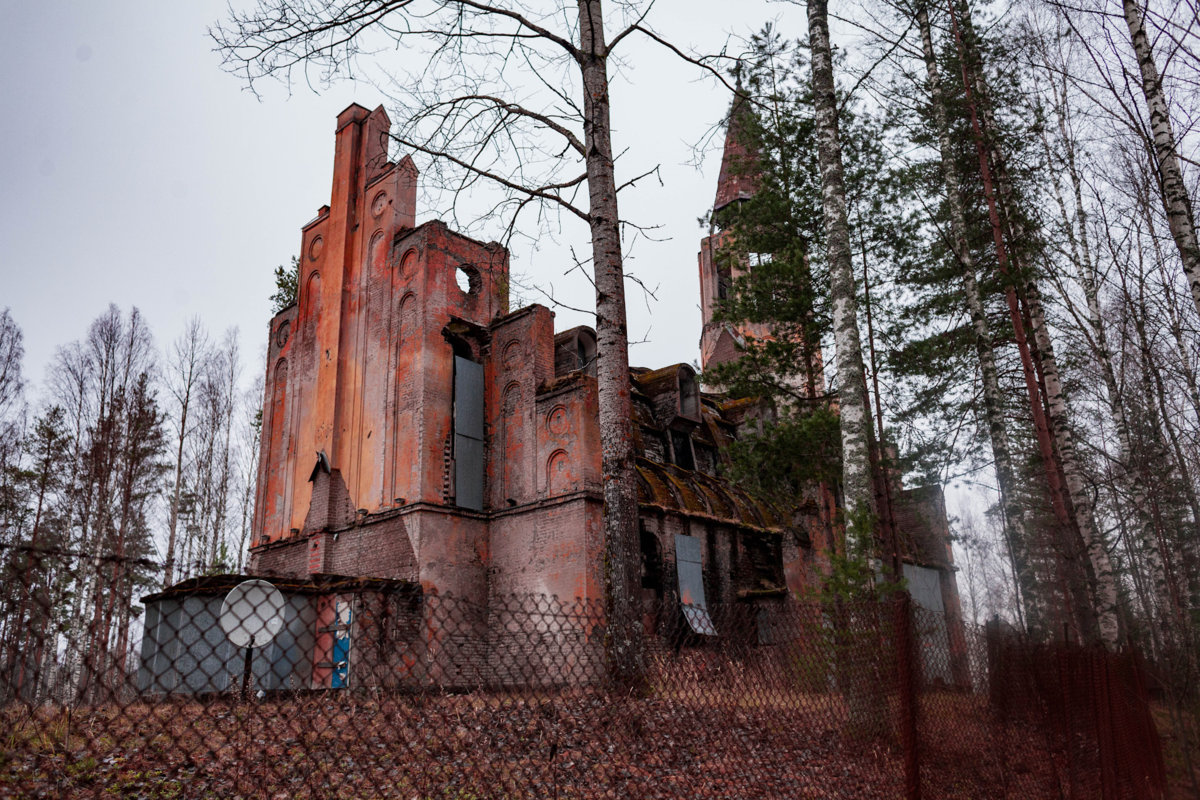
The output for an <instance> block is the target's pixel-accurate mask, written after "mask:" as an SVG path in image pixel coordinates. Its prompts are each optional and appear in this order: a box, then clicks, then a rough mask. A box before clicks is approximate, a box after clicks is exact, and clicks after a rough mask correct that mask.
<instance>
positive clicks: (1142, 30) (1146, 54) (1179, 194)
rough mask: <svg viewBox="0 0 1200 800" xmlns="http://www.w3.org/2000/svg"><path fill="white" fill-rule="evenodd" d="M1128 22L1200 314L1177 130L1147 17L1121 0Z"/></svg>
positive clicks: (1162, 191) (1165, 202)
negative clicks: (1156, 58) (1173, 122)
mask: <svg viewBox="0 0 1200 800" xmlns="http://www.w3.org/2000/svg"><path fill="white" fill-rule="evenodd" d="M1121 8H1122V10H1123V11H1124V13H1125V23H1126V25H1128V26H1129V39H1130V42H1131V43H1132V45H1133V52H1134V55H1135V56H1136V57H1137V63H1138V71H1139V74H1140V77H1141V89H1142V94H1143V96H1144V97H1145V99H1146V108H1147V110H1148V111H1149V114H1150V133H1151V136H1152V139H1153V152H1154V158H1155V161H1156V162H1157V164H1156V166H1157V168H1158V169H1157V174H1156V178H1157V179H1158V180H1157V182H1158V190H1159V196H1160V198H1161V199H1162V206H1163V211H1164V212H1166V215H1167V225H1168V226H1169V227H1170V230H1171V237H1172V238H1173V239H1174V240H1175V247H1176V248H1178V250H1179V258H1180V260H1181V261H1182V262H1183V271H1184V274H1185V275H1187V280H1188V285H1189V286H1190V287H1191V289H1192V300H1193V302H1195V304H1196V310H1197V312H1200V241H1197V238H1196V218H1195V215H1194V213H1193V209H1192V202H1191V197H1190V196H1189V195H1188V189H1187V184H1186V183H1185V181H1184V177H1183V169H1182V167H1181V166H1180V163H1179V153H1178V151H1177V149H1176V139H1175V131H1174V128H1173V126H1172V124H1171V112H1170V109H1169V108H1168V107H1167V99H1166V96H1165V94H1164V92H1163V82H1162V75H1161V73H1160V72H1159V68H1158V64H1157V63H1156V62H1155V58H1154V50H1153V47H1152V46H1151V43H1150V38H1149V36H1148V35H1147V33H1146V22H1145V17H1144V15H1143V13H1142V9H1141V8H1140V7H1139V6H1138V4H1137V1H1136V0H1121Z"/></svg>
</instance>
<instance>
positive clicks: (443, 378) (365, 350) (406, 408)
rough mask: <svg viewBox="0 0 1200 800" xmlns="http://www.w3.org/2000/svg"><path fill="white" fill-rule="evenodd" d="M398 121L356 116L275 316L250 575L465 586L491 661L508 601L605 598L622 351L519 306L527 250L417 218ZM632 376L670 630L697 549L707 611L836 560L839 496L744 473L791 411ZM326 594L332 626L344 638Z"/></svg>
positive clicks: (645, 514) (642, 493) (809, 580)
mask: <svg viewBox="0 0 1200 800" xmlns="http://www.w3.org/2000/svg"><path fill="white" fill-rule="evenodd" d="M389 126H390V123H389V121H388V118H387V115H386V114H385V113H384V111H383V109H382V108H378V109H376V110H375V111H372V112H368V111H367V110H366V109H364V108H362V107H360V106H357V105H352V106H350V107H349V108H348V109H346V110H345V111H343V112H342V114H340V115H339V117H338V123H337V130H336V136H335V154H334V178H333V189H332V195H331V201H330V204H329V205H327V206H323V207H321V209H320V210H319V211H318V214H317V216H316V218H314V219H313V220H312V221H311V222H309V223H308V224H307V225H305V226H304V228H303V229H302V234H301V254H302V255H301V259H300V261H301V266H300V275H299V297H298V299H297V303H296V304H295V305H293V306H291V307H289V308H287V309H285V310H283V311H282V312H280V313H279V314H277V315H276V316H275V317H274V319H272V320H271V325H270V343H269V347H268V352H267V364H266V380H265V396H264V406H263V408H264V413H263V438H262V450H261V463H260V468H259V475H258V487H257V495H256V505H255V512H254V525H253V534H252V546H251V560H250V571H251V572H252V573H254V574H257V575H262V576H265V577H268V578H278V579H287V580H306V579H308V578H310V577H311V576H314V575H327V574H328V575H335V576H352V577H354V578H356V579H357V578H371V579H387V580H391V581H400V582H404V583H405V585H411V586H413V587H419V590H420V591H422V592H424V593H425V594H426V595H430V596H431V595H438V594H440V595H443V596H444V595H452V596H453V597H454V598H456V602H461V603H463V604H464V605H463V607H464V608H477V609H478V614H477V617H476V618H472V619H471V620H469V621H468V623H467V630H468V633H467V634H461V632H460V633H456V634H455V636H457V637H458V638H455V639H453V641H451V639H448V638H445V637H442V638H445V641H444V642H443V645H444V648H443V651H444V652H450V650H453V651H454V652H455V653H457V654H458V655H455V656H454V658H452V659H451V661H454V663H459V662H461V663H462V664H471V663H474V662H475V660H477V658H485V657H486V652H487V648H486V646H485V642H484V639H479V640H476V639H473V638H472V637H473V636H475V633H471V631H474V627H473V626H478V627H479V630H480V631H483V632H485V633H486V634H487V636H486V637H485V639H486V640H487V641H493V640H494V639H495V636H497V635H499V632H498V630H496V629H494V628H495V625H498V624H501V623H500V622H498V621H497V618H496V615H495V613H494V612H495V609H496V608H497V606H496V602H497V600H498V598H508V597H510V596H513V595H516V596H522V597H530V596H547V597H558V598H559V599H560V600H562V601H563V602H568V601H570V602H574V601H575V599H576V598H578V599H579V601H580V602H583V603H591V604H601V605H602V604H603V603H604V602H605V595H604V561H603V559H604V553H605V547H604V541H603V526H602V524H601V516H602V513H603V492H602V481H603V475H602V472H601V468H600V431H599V425H598V406H597V403H598V397H597V384H596V379H595V377H594V375H595V361H596V359H597V358H602V357H603V353H598V352H597V347H596V337H595V333H594V331H592V330H591V329H589V328H586V327H580V328H574V329H571V330H569V331H562V332H558V333H556V332H555V330H554V314H553V312H551V311H550V310H549V309H547V308H545V307H543V306H538V305H533V306H529V307H526V308H522V309H519V310H517V311H513V312H510V311H509V299H508V285H509V275H508V263H509V259H508V253H507V251H506V250H505V248H503V247H502V246H500V245H499V244H496V243H484V242H479V241H475V240H473V239H470V238H468V237H466V236H462V235H461V234H458V233H455V232H454V231H452V230H450V229H449V228H448V227H447V226H446V225H445V224H443V223H442V222H440V221H437V220H431V221H427V222H423V223H422V224H419V225H418V224H417V220H416V186H417V178H418V175H417V170H416V167H415V166H414V164H413V162H412V160H411V159H409V158H407V157H405V158H402V159H400V160H399V161H396V162H393V161H390V160H388V157H387V153H388V146H387V144H388V142H387V133H388V130H389ZM743 188H744V187H743ZM703 248H704V250H703V252H702V257H701V267H702V269H701V280H702V285H704V286H705V287H706V288H705V289H704V292H705V294H704V297H705V306H704V307H705V315H706V317H705V318H706V320H708V319H710V317H711V310H712V308H713V307H714V303H715V302H716V297H715V294H713V291H712V286H710V285H709V284H708V283H705V281H709V283H711V278H712V275H707V274H706V273H705V265H706V264H707V265H708V266H709V267H711V266H712V259H711V255H712V243H711V242H709V240H707V239H706V240H705V244H704V245H703ZM704 253H708V259H709V260H708V261H707V262H706V261H705V256H704ZM706 330H707V328H706ZM706 335H707V334H706ZM631 384H632V388H633V407H634V417H635V419H634V422H635V438H636V445H637V448H638V452H639V455H640V457H639V460H638V474H639V498H640V501H641V510H642V520H641V538H642V558H643V594H644V597H645V598H646V600H647V604H646V608H647V609H651V608H653V609H656V611H654V613H653V614H652V615H650V616H654V617H655V618H653V619H652V618H649V617H648V618H647V625H648V627H649V628H651V629H660V630H661V629H664V626H666V627H668V628H669V627H670V626H672V625H673V626H676V627H678V626H679V625H680V624H682V622H681V620H682V616H679V618H678V619H670V620H664V619H658V618H657V616H656V615H661V614H662V613H664V612H662V610H661V609H664V608H670V607H672V603H674V604H675V607H677V605H678V602H679V601H680V600H681V599H682V596H683V595H682V594H681V588H680V587H681V583H680V581H682V580H684V578H685V575H684V573H685V572H687V570H684V571H682V572H681V571H680V570H679V569H678V568H677V558H676V553H677V550H679V548H680V547H683V546H684V545H686V547H684V549H685V550H687V552H688V553H691V554H693V555H689V556H688V558H693V559H694V558H696V557H697V556H694V553H696V552H698V553H699V556H698V558H699V559H700V568H699V573H698V577H697V580H698V581H699V583H697V585H696V586H694V587H692V590H690V591H692V595H691V596H698V597H700V598H701V599H703V597H707V598H708V599H710V600H712V601H716V602H721V603H734V602H747V603H755V604H772V603H783V602H787V601H788V598H789V597H793V596H795V595H796V594H798V593H800V592H802V591H804V590H806V589H807V588H809V587H811V586H812V585H813V584H814V582H815V581H816V578H817V576H818V575H819V574H820V572H821V569H822V564H821V558H820V552H821V551H822V550H823V549H825V548H828V547H834V546H836V544H835V536H834V535H833V533H832V531H831V525H832V520H833V519H834V518H835V516H836V509H835V508H834V504H833V502H834V501H833V495H832V493H831V492H829V491H828V490H827V489H820V488H817V487H814V490H813V492H812V495H813V496H812V497H811V498H800V501H801V502H800V503H799V507H798V508H796V509H785V510H780V509H775V508H770V507H767V506H765V505H763V504H762V503H759V502H756V501H755V500H754V499H753V498H751V497H750V496H748V495H747V494H746V493H745V492H743V491H741V490H740V489H739V488H738V487H736V486H734V485H732V484H730V482H728V481H727V480H725V479H724V478H723V477H722V472H723V469H724V462H723V458H724V455H723V446H724V445H725V444H726V443H728V442H729V441H731V440H732V439H734V438H736V437H737V436H739V435H740V434H741V433H742V432H743V431H744V430H746V429H747V428H748V427H757V426H759V425H761V423H762V421H763V420H764V419H768V418H769V416H770V414H771V409H770V408H769V407H768V406H766V405H764V404H762V403H760V402H758V401H746V400H737V401H730V400H728V399H727V398H724V397H722V396H719V395H710V394H706V393H704V392H703V391H701V387H700V386H699V384H698V382H697V378H696V374H695V372H694V370H693V369H692V368H691V367H690V366H688V365H686V364H676V365H672V366H669V367H664V368H662V369H658V370H646V369H640V368H635V369H632V370H631ZM681 537H682V539H681ZM693 540H695V541H693ZM681 542H682V544H681ZM696 542H698V543H699V548H698V550H697V549H695V543H696ZM814 544H815V547H814ZM688 563H690V564H692V565H693V566H694V565H695V561H694V560H693V561H689V562H688ZM689 574H690V573H689ZM693 590H694V591H693ZM330 597H331V598H333V596H332V595H330ZM322 602H323V603H325V604H326V605H322V606H321V607H320V608H319V609H318V614H319V616H320V618H321V620H322V621H321V622H320V625H322V626H324V627H326V628H328V627H329V626H336V625H337V624H339V623H336V622H334V621H331V620H332V619H333V616H332V615H334V614H335V613H336V603H337V602H338V601H337V600H336V598H333V599H327V601H326V600H323V601H322ZM330 604H332V605H330ZM326 606H328V607H326ZM385 610H386V609H385V608H384V607H383V606H381V607H380V608H373V609H364V611H363V613H366V614H368V615H369V617H370V620H377V619H379V618H381V617H380V615H383V614H384V612H385ZM363 624H364V625H365V624H367V623H366V622H365V621H364V623H363ZM371 624H372V625H373V624H375V622H371ZM430 635H431V636H433V637H434V639H436V640H437V641H442V638H438V637H439V636H440V634H433V633H431V634H430ZM563 635H565V634H563ZM381 636H382V637H383V638H382V639H381V638H380V637H379V636H376V637H375V639H378V640H379V641H387V635H383V634H381ZM588 636H590V634H588ZM464 637H465V638H464ZM584 638H585V639H586V638H587V636H585V637H584ZM318 640H319V641H320V642H323V641H325V640H324V639H321V638H320V637H318ZM588 640H589V641H591V639H588ZM373 641H374V640H373ZM326 644H328V643H327V642H326ZM376 644H378V642H376ZM451 645H452V646H451ZM323 646H324V645H323ZM480 647H483V649H482V650H479V652H475V650H472V648H476V649H478V648H480ZM446 648H450V649H446ZM589 652H590V651H589ZM472 653H474V655H472ZM481 654H483V655H481ZM460 656H461V658H460ZM395 657H397V658H399V657H400V656H399V655H396V656H395ZM589 657H591V656H589ZM456 659H457V660H456ZM318 661H319V662H320V661H321V659H318ZM322 663H323V662H322ZM379 663H380V662H379V661H378V659H377V660H376V662H374V665H372V666H370V667H369V670H376V669H377V667H378V664H379ZM448 663H449V662H448ZM464 668H466V667H464ZM474 668H476V667H472V669H474ZM328 680H330V673H329V672H328V670H326V671H325V672H321V671H320V670H314V677H313V682H314V685H328V683H327V682H328ZM322 681H325V682H326V683H325V684H322V683H321V682H322Z"/></svg>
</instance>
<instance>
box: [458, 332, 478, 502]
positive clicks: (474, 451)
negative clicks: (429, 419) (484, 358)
mask: <svg viewBox="0 0 1200 800" xmlns="http://www.w3.org/2000/svg"><path fill="white" fill-rule="evenodd" d="M454 496H455V501H456V502H457V503H458V505H459V506H460V507H462V508H470V509H473V510H475V511H482V510H483V366H482V365H480V364H476V363H475V362H474V361H468V360H467V359H465V358H462V357H461V356H455V357H454Z"/></svg>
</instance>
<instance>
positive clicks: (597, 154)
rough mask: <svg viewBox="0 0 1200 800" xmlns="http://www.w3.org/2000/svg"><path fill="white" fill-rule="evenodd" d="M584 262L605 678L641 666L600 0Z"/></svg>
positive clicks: (586, 3) (586, 17) (586, 35)
mask: <svg viewBox="0 0 1200 800" xmlns="http://www.w3.org/2000/svg"><path fill="white" fill-rule="evenodd" d="M578 7H579V43H580V68H581V70H582V73H583V92H584V115H583V116H584V128H583V132H584V146H585V148H586V151H587V182H588V199H589V203H590V206H589V211H588V215H589V220H590V225H591V234H592V264H593V268H594V271H595V283H596V340H597V347H598V350H599V359H598V361H597V364H596V378H597V382H598V384H599V405H600V445H601V468H602V470H603V473H604V537H605V554H606V557H607V564H606V569H605V580H606V584H607V585H606V589H607V594H608V610H609V620H608V623H609V625H608V637H609V658H610V663H611V666H612V669H613V677H614V679H616V680H617V681H618V682H621V683H632V682H634V681H636V680H637V677H638V676H639V675H640V674H641V672H642V669H643V666H644V664H643V660H644V659H643V653H642V631H641V609H640V599H641V597H640V590H639V585H640V584H639V576H640V572H639V567H640V552H641V549H640V542H639V540H638V533H637V529H638V497H637V471H636V463H635V460H634V458H635V453H634V447H633V421H632V412H633V407H632V397H631V396H630V393H631V389H630V384H629V338H628V329H627V326H626V321H625V274H624V269H623V264H622V255H621V235H620V228H619V217H618V214H617V187H616V180H615V178H614V172H613V155H612V132H611V128H610V124H609V113H610V109H609V94H608V48H607V45H606V44H605V40H604V17H603V13H602V10H601V4H600V0H579V5H578Z"/></svg>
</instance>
